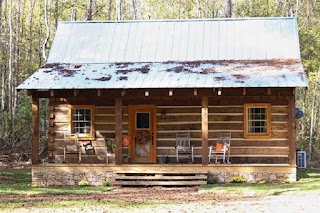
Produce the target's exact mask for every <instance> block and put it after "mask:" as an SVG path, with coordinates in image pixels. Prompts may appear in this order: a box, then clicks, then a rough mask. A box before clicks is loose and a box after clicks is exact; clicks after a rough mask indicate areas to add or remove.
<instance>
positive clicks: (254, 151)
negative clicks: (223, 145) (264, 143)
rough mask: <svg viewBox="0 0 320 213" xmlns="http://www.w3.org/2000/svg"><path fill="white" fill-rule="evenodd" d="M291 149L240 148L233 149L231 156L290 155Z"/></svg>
mask: <svg viewBox="0 0 320 213" xmlns="http://www.w3.org/2000/svg"><path fill="white" fill-rule="evenodd" d="M288 154H289V148H281V149H280V148H278V147H270V148H267V147H264V148H259V147H246V148H238V147H236V148H235V147H231V149H230V155H288Z"/></svg>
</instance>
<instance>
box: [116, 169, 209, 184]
mask: <svg viewBox="0 0 320 213" xmlns="http://www.w3.org/2000/svg"><path fill="white" fill-rule="evenodd" d="M202 184H207V172H186V173H181V172H172V171H171V172H163V171H162V172H161V171H159V172H154V173H141V172H137V173H132V172H130V173H126V172H117V173H116V176H115V179H114V182H113V183H112V185H114V186H199V185H202Z"/></svg>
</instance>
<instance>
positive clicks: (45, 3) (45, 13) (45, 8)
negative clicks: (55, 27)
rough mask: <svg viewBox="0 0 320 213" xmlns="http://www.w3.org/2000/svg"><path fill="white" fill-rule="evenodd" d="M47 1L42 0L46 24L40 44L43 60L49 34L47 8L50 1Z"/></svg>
mask: <svg viewBox="0 0 320 213" xmlns="http://www.w3.org/2000/svg"><path fill="white" fill-rule="evenodd" d="M48 1H50V0H44V23H45V25H46V38H45V40H44V42H43V44H42V57H43V59H44V60H45V61H46V60H47V54H46V47H47V44H48V41H49V36H50V24H49V17H48V10H49V8H50V3H49V2H48Z"/></svg>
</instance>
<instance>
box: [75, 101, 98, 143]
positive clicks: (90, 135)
mask: <svg viewBox="0 0 320 213" xmlns="http://www.w3.org/2000/svg"><path fill="white" fill-rule="evenodd" d="M75 109H89V110H90V118H91V120H90V133H86V134H85V133H79V134H78V137H79V139H84V140H86V139H87V140H92V139H94V135H95V129H94V106H93V105H69V133H70V134H76V133H75V132H72V129H73V113H72V111H73V110H75Z"/></svg>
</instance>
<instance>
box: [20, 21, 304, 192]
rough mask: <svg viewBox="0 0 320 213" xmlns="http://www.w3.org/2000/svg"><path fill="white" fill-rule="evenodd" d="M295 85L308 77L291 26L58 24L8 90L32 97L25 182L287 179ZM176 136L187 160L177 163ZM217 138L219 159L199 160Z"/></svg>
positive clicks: (292, 174) (292, 158)
mask: <svg viewBox="0 0 320 213" xmlns="http://www.w3.org/2000/svg"><path fill="white" fill-rule="evenodd" d="M297 87H307V80H306V75H305V72H304V70H303V66H302V63H301V58H300V50H299V38H298V28H297V20H296V18H278V17H275V18H238V19H196V20H148V21H144V20H143V21H136V20H135V21H76V22H74V21H73V22H68V21H65V22H60V23H59V26H58V29H57V31H56V34H55V38H54V41H53V44H52V47H51V50H50V54H49V58H48V60H47V62H46V64H45V65H44V66H43V67H42V68H40V69H39V70H38V71H36V72H35V73H34V74H33V75H31V76H30V77H29V78H27V79H26V80H25V81H24V82H23V83H22V84H20V85H19V86H18V88H17V89H18V90H27V91H28V94H29V95H30V96H31V97H32V129H33V133H32V134H33V140H32V150H33V151H32V153H33V154H32V163H33V166H32V181H33V184H37V185H41V186H50V185H57V184H59V185H77V184H78V183H79V181H81V180H87V181H89V182H90V184H91V185H101V184H103V182H104V181H111V182H112V184H119V185H167V184H174V185H193V184H196V185H197V184H205V183H207V181H208V182H229V181H230V180H231V178H232V177H235V176H242V177H243V178H244V179H245V180H246V181H247V182H257V181H260V180H265V181H270V182H281V181H284V180H287V179H289V180H290V181H295V180H296V172H297V170H296V141H295V88H297ZM42 98H46V99H49V106H48V107H49V126H48V132H49V137H48V162H40V158H39V99H42ZM178 133H188V135H189V141H190V144H191V146H192V147H193V148H192V151H193V153H192V155H193V159H194V160H193V161H192V162H190V160H189V159H186V160H183V159H182V160H181V161H179V162H177V156H176V155H177V152H176V149H177V147H176V146H177V144H176V141H177V140H176V136H177V134H178ZM221 133H229V134H230V149H229V152H228V155H229V156H228V157H229V161H228V162H227V163H222V162H220V163H219V162H218V163H216V162H212V161H210V162H209V159H208V155H209V147H210V146H214V145H215V144H216V143H217V140H218V137H219V134H221ZM70 141H71V142H70ZM69 143H76V145H77V146H76V147H75V148H76V150H75V153H74V154H75V155H74V156H75V157H74V156H73V155H71V156H70V158H68V155H67V154H68V150H67V151H66V145H67V144H69ZM124 156H126V157H127V156H130V161H129V163H123V157H124ZM161 157H165V163H163V162H162V163H159V161H158V160H157V158H161ZM145 175H147V176H145Z"/></svg>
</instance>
